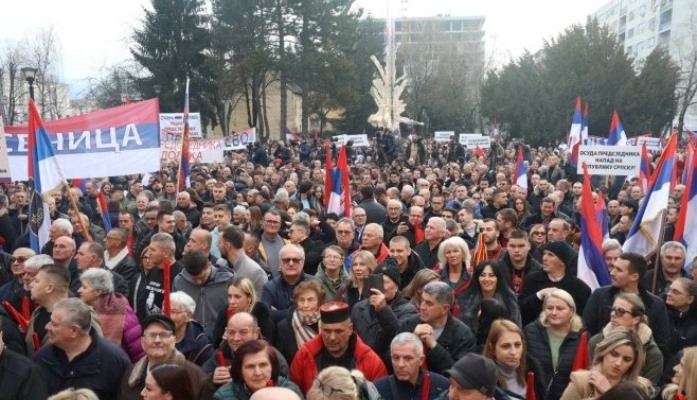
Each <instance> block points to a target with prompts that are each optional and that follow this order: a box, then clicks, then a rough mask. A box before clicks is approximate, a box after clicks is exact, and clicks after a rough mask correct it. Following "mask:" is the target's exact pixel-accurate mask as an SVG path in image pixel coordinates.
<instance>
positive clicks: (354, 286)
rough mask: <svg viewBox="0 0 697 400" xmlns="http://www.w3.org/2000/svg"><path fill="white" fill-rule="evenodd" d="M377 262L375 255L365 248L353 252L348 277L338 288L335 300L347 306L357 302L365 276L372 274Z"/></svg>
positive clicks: (350, 306) (351, 306)
mask: <svg viewBox="0 0 697 400" xmlns="http://www.w3.org/2000/svg"><path fill="white" fill-rule="evenodd" d="M376 265H377V263H376V261H375V256H374V255H373V254H372V253H371V252H369V251H367V250H359V251H357V252H355V253H354V254H353V258H352V260H351V273H350V274H349V279H348V280H347V281H346V282H344V284H343V285H341V287H340V288H339V290H338V292H337V296H336V300H337V301H343V302H345V303H348V305H349V308H353V305H354V304H356V303H358V301H359V300H360V299H361V293H362V292H363V283H364V282H365V278H366V277H368V276H370V275H372V274H373V271H375V267H376Z"/></svg>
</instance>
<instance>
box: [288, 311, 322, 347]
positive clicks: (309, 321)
mask: <svg viewBox="0 0 697 400" xmlns="http://www.w3.org/2000/svg"><path fill="white" fill-rule="evenodd" d="M319 316H320V315H319V311H317V312H316V313H312V314H310V315H305V316H304V317H301V316H300V313H298V311H297V310H296V311H294V312H293V319H292V320H291V323H292V325H293V332H294V333H295V340H296V341H297V342H298V348H300V347H302V345H304V344H305V343H307V342H309V341H310V340H312V339H314V337H315V336H317V332H315V330H314V329H312V325H314V324H316V323H317V321H319Z"/></svg>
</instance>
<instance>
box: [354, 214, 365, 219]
mask: <svg viewBox="0 0 697 400" xmlns="http://www.w3.org/2000/svg"><path fill="white" fill-rule="evenodd" d="M353 217H354V218H365V217H366V216H365V215H359V214H354V215H353Z"/></svg>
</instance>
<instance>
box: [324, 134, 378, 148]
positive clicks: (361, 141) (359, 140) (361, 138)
mask: <svg viewBox="0 0 697 400" xmlns="http://www.w3.org/2000/svg"><path fill="white" fill-rule="evenodd" d="M333 137H334V142H335V143H336V145H337V146H343V145H345V144H346V143H348V141H349V140H351V141H353V146H354V147H370V141H369V140H368V135H366V134H361V135H336V136H333Z"/></svg>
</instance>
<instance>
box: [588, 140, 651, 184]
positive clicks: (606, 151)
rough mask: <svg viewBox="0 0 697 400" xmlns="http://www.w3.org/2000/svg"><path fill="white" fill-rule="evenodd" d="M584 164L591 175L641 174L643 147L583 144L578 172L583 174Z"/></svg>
mask: <svg viewBox="0 0 697 400" xmlns="http://www.w3.org/2000/svg"><path fill="white" fill-rule="evenodd" d="M583 164H586V165H588V174H590V175H613V176H639V168H640V165H641V147H637V146H598V145H590V146H589V145H583V146H581V147H579V150H578V167H577V168H576V172H577V173H579V174H583Z"/></svg>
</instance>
